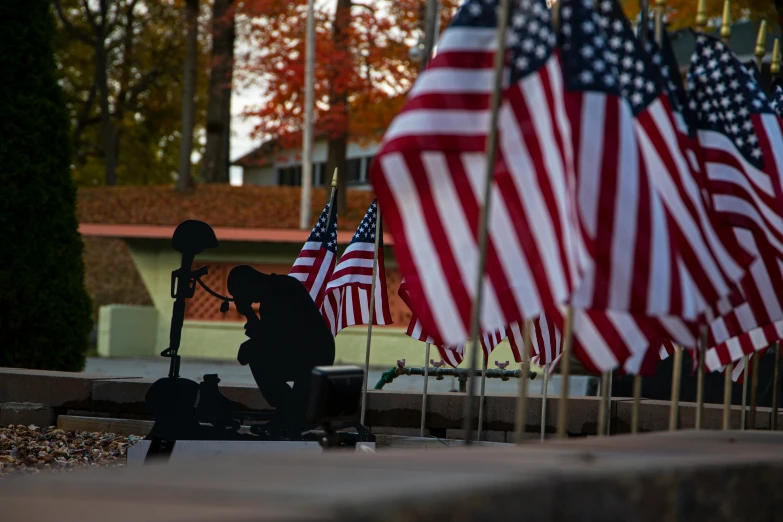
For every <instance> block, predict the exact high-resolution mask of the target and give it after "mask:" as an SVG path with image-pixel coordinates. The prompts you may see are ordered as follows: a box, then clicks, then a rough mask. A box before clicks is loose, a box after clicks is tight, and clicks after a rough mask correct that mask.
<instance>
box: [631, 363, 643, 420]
mask: <svg viewBox="0 0 783 522" xmlns="http://www.w3.org/2000/svg"><path fill="white" fill-rule="evenodd" d="M641 398H642V376H641V375H634V376H633V407H632V409H631V433H639V403H640V402H641Z"/></svg>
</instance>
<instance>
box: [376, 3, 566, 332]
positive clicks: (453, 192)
mask: <svg viewBox="0 0 783 522" xmlns="http://www.w3.org/2000/svg"><path fill="white" fill-rule="evenodd" d="M511 3H512V9H511V15H510V25H509V30H508V32H507V34H506V43H507V46H508V53H507V66H508V67H507V74H506V75H505V78H506V79H507V81H508V84H507V85H506V87H505V88H504V90H503V100H502V106H501V109H500V113H499V123H498V156H497V161H496V164H495V166H494V167H495V170H494V177H493V183H492V187H491V196H490V197H491V198H492V203H491V209H490V215H489V219H488V233H489V236H488V239H489V241H488V250H487V265H486V273H485V276H484V280H483V284H484V296H485V298H484V302H483V308H482V310H481V330H482V331H497V330H500V329H502V328H504V327H505V326H506V325H508V324H510V323H513V322H516V321H523V320H524V319H525V318H532V317H536V316H538V315H539V314H540V313H541V312H542V311H543V310H544V309H546V308H547V307H554V306H556V305H557V304H558V303H561V302H563V301H565V300H566V299H568V297H569V296H570V293H571V289H572V287H573V286H574V285H575V284H576V282H578V270H579V257H578V243H579V241H581V240H580V239H579V238H578V225H577V223H576V214H575V209H574V208H573V207H572V205H573V204H574V203H573V201H574V199H573V190H574V180H573V176H572V169H571V149H570V129H569V126H568V122H567V120H566V118H565V107H564V104H563V92H562V89H563V78H562V71H561V69H560V67H559V62H558V58H557V54H556V53H555V52H554V49H555V44H556V37H555V34H554V31H553V29H552V25H551V20H550V11H549V9H547V6H546V3H545V1H544V0H513V1H512V2H511ZM496 32H497V1H496V0H467V1H466V2H465V3H464V4H463V5H462V7H461V8H460V9H459V11H458V12H457V15H456V17H455V18H454V20H453V21H452V23H451V25H450V27H449V28H448V29H447V30H446V31H445V32H444V34H443V36H442V38H441V40H440V42H439V44H438V53H437V55H436V56H435V57H433V59H432V60H431V61H430V62H429V65H428V67H427V68H426V69H425V70H424V71H423V72H422V74H421V75H420V76H419V78H418V80H417V81H416V84H415V85H414V86H413V88H412V89H411V91H410V93H409V95H408V100H407V102H406V104H405V106H404V107H403V109H402V111H401V113H400V114H399V115H398V116H397V117H396V118H395V119H394V120H393V121H392V123H391V125H390V126H389V128H388V130H387V131H386V134H385V136H384V143H383V146H382V148H381V150H380V152H379V154H378V156H377V158H376V160H375V161H374V163H373V170H372V180H373V184H374V186H375V190H376V192H377V194H378V198H379V201H380V202H381V205H382V206H383V207H384V211H385V212H386V219H387V222H388V224H389V229H390V230H391V232H392V234H393V235H394V239H395V253H396V255H397V261H398V263H399V266H400V271H401V273H402V274H403V276H404V277H405V280H406V282H407V285H408V287H409V293H410V297H411V303H410V305H411V309H412V310H413V311H414V312H416V314H417V316H418V318H419V320H420V321H421V322H422V323H423V325H424V326H425V329H426V330H427V331H428V332H429V334H430V335H431V336H432V337H433V338H434V339H436V340H438V341H439V342H440V343H445V344H458V343H461V342H463V341H464V340H465V339H467V338H469V337H470V334H471V332H470V319H471V311H472V307H473V305H474V303H475V292H476V288H475V285H476V271H477V267H478V257H479V256H478V254H479V252H478V250H479V249H478V241H477V238H478V221H479V214H480V209H481V207H482V205H483V201H484V197H483V187H484V180H485V179H486V178H485V165H486V155H485V145H486V140H487V134H488V132H489V120H490V112H489V101H490V96H491V91H492V83H493V82H492V77H493V68H492V66H493V60H494V55H495V52H496V47H497V46H496V37H497V36H496Z"/></svg>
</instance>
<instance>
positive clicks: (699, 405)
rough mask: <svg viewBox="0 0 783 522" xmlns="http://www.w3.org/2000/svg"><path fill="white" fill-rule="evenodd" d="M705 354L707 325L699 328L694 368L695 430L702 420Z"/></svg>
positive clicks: (699, 426) (698, 427) (699, 427)
mask: <svg viewBox="0 0 783 522" xmlns="http://www.w3.org/2000/svg"><path fill="white" fill-rule="evenodd" d="M706 354H707V324H706V323H705V324H703V325H702V326H701V342H700V343H699V350H698V353H697V354H696V356H697V357H698V358H699V364H698V366H697V368H696V422H695V423H694V424H695V428H696V429H697V430H700V429H701V425H702V421H703V420H704V357H705V356H706Z"/></svg>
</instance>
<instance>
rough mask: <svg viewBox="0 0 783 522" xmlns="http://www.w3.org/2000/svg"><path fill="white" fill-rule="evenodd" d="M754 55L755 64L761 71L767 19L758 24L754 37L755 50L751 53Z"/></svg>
mask: <svg viewBox="0 0 783 522" xmlns="http://www.w3.org/2000/svg"><path fill="white" fill-rule="evenodd" d="M753 54H755V55H756V65H757V66H758V68H759V72H761V68H762V66H763V65H764V56H766V54H767V21H766V20H762V21H761V25H759V35H758V38H756V50H755V52H754V53H753Z"/></svg>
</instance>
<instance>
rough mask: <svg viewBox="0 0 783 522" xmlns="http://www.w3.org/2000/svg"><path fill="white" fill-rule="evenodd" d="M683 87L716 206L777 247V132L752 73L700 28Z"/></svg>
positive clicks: (780, 162) (780, 198)
mask: <svg viewBox="0 0 783 522" xmlns="http://www.w3.org/2000/svg"><path fill="white" fill-rule="evenodd" d="M688 93H689V95H690V102H689V103H690V108H691V110H693V111H694V112H695V113H696V116H697V125H698V137H699V142H700V144H701V146H702V151H703V153H704V157H705V162H706V172H707V178H708V180H709V184H710V189H711V191H712V201H713V205H714V207H715V210H716V212H718V213H719V215H720V216H721V217H722V218H723V219H726V220H727V221H729V222H730V223H731V224H733V225H734V226H737V227H743V228H747V229H749V230H751V231H753V232H754V233H755V234H756V236H757V239H763V240H766V241H767V242H768V243H769V244H770V246H771V247H772V248H773V249H774V250H776V251H777V252H779V253H783V216H781V213H783V204H782V202H783V191H781V182H780V180H781V178H780V173H781V172H783V133H782V132H781V125H780V120H779V119H778V117H777V114H776V113H775V111H774V109H773V108H772V105H771V103H770V100H769V99H768V97H767V95H766V94H765V93H764V90H763V89H762V88H761V87H760V86H759V84H758V82H757V79H756V78H755V74H753V73H752V72H751V71H750V70H749V69H748V68H746V67H745V66H744V65H743V64H742V63H741V62H740V61H739V59H738V58H737V56H736V55H734V54H733V53H732V52H731V50H730V49H729V48H728V46H726V45H725V44H724V43H723V42H721V41H720V40H718V39H717V38H713V37H711V36H707V35H701V34H700V35H699V36H697V38H696V49H695V50H694V52H693V55H692V56H691V66H690V70H689V72H688Z"/></svg>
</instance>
